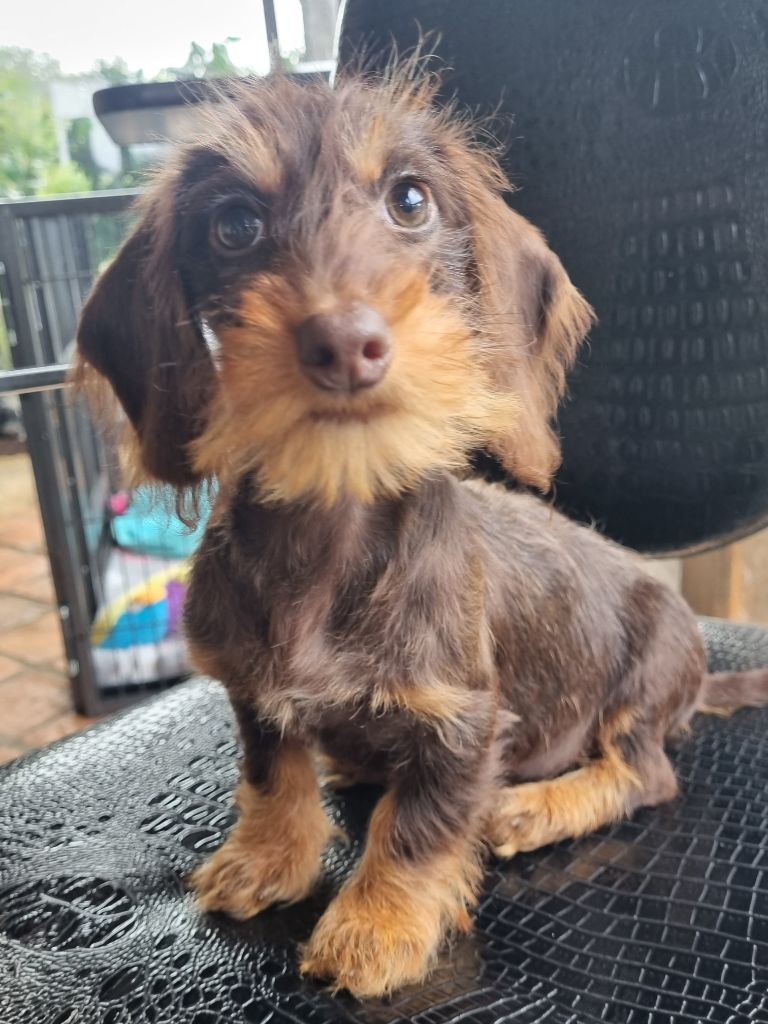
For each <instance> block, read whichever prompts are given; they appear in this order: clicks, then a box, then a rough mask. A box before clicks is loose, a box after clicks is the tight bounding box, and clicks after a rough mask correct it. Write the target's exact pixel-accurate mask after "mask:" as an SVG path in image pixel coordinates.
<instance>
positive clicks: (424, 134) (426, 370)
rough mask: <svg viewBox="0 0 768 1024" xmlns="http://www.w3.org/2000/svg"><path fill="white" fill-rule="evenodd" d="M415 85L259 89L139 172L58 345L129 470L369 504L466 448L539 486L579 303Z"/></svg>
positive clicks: (448, 121)
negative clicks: (69, 343) (247, 481)
mask: <svg viewBox="0 0 768 1024" xmlns="http://www.w3.org/2000/svg"><path fill="white" fill-rule="evenodd" d="M432 94H433V88H432V85H431V84H430V83H429V82H427V81H425V80H423V79H422V80H421V81H420V82H416V83H414V82H412V81H411V80H409V79H407V78H402V77H401V78H395V79H394V80H393V81H391V82H387V83H383V84H371V83H370V82H366V81H360V80H349V81H346V82H344V81H342V82H341V83H339V84H338V85H337V86H336V88H334V89H333V90H331V89H330V88H328V87H326V86H324V85H320V86H302V85H297V84H295V83H293V82H291V81H290V80H289V79H287V78H283V77H276V78H272V79H267V80H264V81H261V82H258V83H255V84H254V85H253V86H252V87H249V88H244V89H243V90H242V91H241V93H240V94H239V95H238V96H236V98H235V99H234V100H233V101H231V102H228V103H226V104H222V106H221V109H220V110H218V111H217V113H216V115H215V123H212V124H211V126H210V129H209V131H208V132H207V134H206V136H205V137H204V138H202V139H201V140H199V141H197V142H195V143H194V144H191V145H188V146H186V147H184V148H182V149H180V150H179V151H178V152H177V153H176V155H175V157H174V158H173V160H172V162H171V163H170V164H169V166H168V167H167V168H166V169H165V170H164V171H163V172H162V173H161V174H160V175H159V176H158V178H157V179H156V180H155V182H154V184H153V186H152V187H151V188H150V190H149V191H148V193H147V194H146V196H145V197H144V200H143V203H142V206H141V208H140V218H139V222H138V225H137V227H136V228H135V230H134V231H133V234H132V235H131V236H130V238H129V239H128V240H127V242H126V243H125V245H124V246H123V248H122V249H121V251H120V252H119V254H118V256H117V257H116V259H115V260H114V261H113V263H112V264H111V265H110V267H109V268H108V269H107V271H106V272H105V273H104V274H103V275H102V277H101V278H100V279H99V281H98V282H97V284H96V286H95V288H94V291H93V293H92V295H91V297H90V298H89V300H88V302H87V304H86V307H85V309H84V311H83V316H82V320H81V325H80V331H79V336H78V343H79V351H80V358H81V360H82V362H83V365H84V367H85V368H86V369H89V368H93V369H94V370H96V371H97V373H98V374H99V375H101V376H102V377H106V378H107V380H108V381H109V382H110V384H111V386H112V388H113V390H114V392H115V394H116V395H117V397H118V399H119V400H120V402H121V404H122V406H123V408H124V410H125V413H126V414H127V417H128V419H129V420H130V423H131V425H132V427H133V429H134V431H135V433H136V435H137V438H138V442H139V451H140V461H141V463H142V465H143V468H144V469H145V471H146V472H147V473H148V474H149V475H150V476H152V477H155V478H157V479H160V480H164V481H167V482H170V483H172V484H175V485H177V486H179V487H182V486H186V485H189V484H194V483H195V482H196V481H198V480H200V479H202V478H204V477H208V476H212V475H217V476H219V477H220V478H222V479H226V478H227V476H237V475H240V474H242V473H244V472H253V473H255V475H256V478H257V479H258V481H259V485H260V490H261V493H262V494H263V495H264V496H266V497H270V498H272V499H276V500H285V501H290V500H295V499H310V500H311V499H315V500H321V501H322V502H324V503H326V504H331V503H333V502H334V501H336V500H338V499H340V498H341V497H343V496H351V497H354V498H357V499H359V500H363V501H370V500H372V499H374V498H375V497H376V496H379V495H391V494H396V493H398V492H400V491H401V490H402V489H404V488H406V487H409V486H411V485H413V483H414V482H415V481H417V480H418V479H419V478H420V477H421V476H423V475H424V474H426V473H429V472H430V471H433V470H435V469H437V468H446V467H447V468H456V467H459V466H460V465H461V464H462V463H463V462H464V461H465V459H466V455H467V452H468V451H469V450H470V449H472V448H475V447H478V446H483V445H485V446H488V447H490V448H491V449H492V450H493V451H494V452H495V453H496V454H497V455H499V457H500V458H501V459H502V461H503V462H504V464H505V465H506V467H507V468H508V469H509V470H510V471H511V472H512V473H513V474H514V475H515V476H516V477H517V478H518V479H519V480H522V481H524V482H527V483H532V484H534V485H536V486H538V487H541V488H545V487H546V486H547V484H548V482H549V480H550V478H551V475H552V472H553V470H554V469H555V467H556V465H557V463H558V456H559V449H558V444H557V440H556V437H555V435H554V433H553V431H552V427H551V419H552V416H553V414H554V411H555V407H556V404H557V400H558V398H559V396H560V395H561V393H562V389H563V383H564V374H565V370H566V368H567V366H568V365H569V363H570V362H571V360H572V358H573V356H574V353H575V350H576V348H577V346H578V344H579V342H580V341H581V339H582V338H583V336H584V334H585V332H586V330H587V328H588V325H589V323H590V316H591V314H590V310H589V307H588V306H587V304H586V303H585V302H584V300H583V299H582V298H581V297H580V295H579V294H578V292H577V291H576V290H575V289H574V288H573V286H572V285H571V283H570V281H569V280H568V278H567V276H566V274H565V272H564V271H563V268H562V267H561V265H560V263H559V261H558V260H557V258H556V257H555V256H554V255H553V254H552V253H551V252H550V251H549V249H548V248H547V246H546V244H545V242H544V240H543V239H542V237H541V235H540V234H539V233H538V232H537V231H536V230H535V229H534V228H533V227H531V225H529V224H528V223H527V222H526V221H524V220H523V219H522V218H521V217H520V216H518V215H517V214H515V213H514V212H512V211H511V210H510V209H509V208H508V207H507V205H506V204H505V202H504V200H503V198H502V192H503V191H504V189H505V188H507V185H506V182H505V180H504V177H503V175H502V173H501V171H500V170H499V168H498V165H497V164H496V162H495V161H494V159H493V158H492V157H491V156H490V155H489V154H488V153H487V152H484V151H482V150H480V149H479V148H477V147H475V146H474V145H473V144H472V142H471V141H470V135H469V132H468V130H467V129H466V127H465V126H464V125H463V124H462V123H461V122H460V121H458V120H457V119H455V118H451V117H450V115H447V114H446V113H445V112H439V111H437V110H436V108H435V107H434V105H433V103H432V99H433V95H432Z"/></svg>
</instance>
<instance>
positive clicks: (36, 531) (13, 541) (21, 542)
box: [0, 509, 45, 551]
mask: <svg viewBox="0 0 768 1024" xmlns="http://www.w3.org/2000/svg"><path fill="white" fill-rule="evenodd" d="M0 544H2V545H4V546H6V547H10V548H17V549H19V550H21V551H44V550H45V536H44V534H43V524H42V522H41V520H40V515H39V514H38V512H37V509H29V511H27V512H22V513H19V514H18V515H15V516H3V517H2V518H0Z"/></svg>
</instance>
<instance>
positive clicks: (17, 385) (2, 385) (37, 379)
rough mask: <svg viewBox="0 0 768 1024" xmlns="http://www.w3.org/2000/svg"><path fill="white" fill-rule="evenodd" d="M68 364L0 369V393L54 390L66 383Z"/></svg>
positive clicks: (10, 393) (16, 393) (34, 392)
mask: <svg viewBox="0 0 768 1024" xmlns="http://www.w3.org/2000/svg"><path fill="white" fill-rule="evenodd" d="M69 371H70V367H69V366H64V365H63V364H62V363H58V364H55V365H52V366H29V367H24V368H22V369H20V370H0V395H33V394H36V393H39V392H41V391H56V390H58V389H59V388H63V387H64V386H65V385H66V383H67V374H68V373H69Z"/></svg>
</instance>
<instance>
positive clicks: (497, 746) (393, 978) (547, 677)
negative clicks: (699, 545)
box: [79, 74, 768, 995]
mask: <svg viewBox="0 0 768 1024" xmlns="http://www.w3.org/2000/svg"><path fill="white" fill-rule="evenodd" d="M433 93H434V82H433V81H431V80H429V79H426V80H425V79H418V78H414V77H413V76H411V75H402V74H401V75H400V76H397V75H396V76H394V77H393V78H392V79H391V80H388V81H384V82H374V83H371V82H369V81H363V80H348V81H342V82H341V83H340V84H339V85H338V86H337V87H336V88H335V89H334V90H330V89H329V88H327V87H326V86H311V87H302V86H299V85H296V84H294V83H292V82H290V81H289V80H288V79H285V78H280V77H277V78H272V79H269V80H267V81H264V82H260V83H255V84H254V85H253V86H252V87H249V88H245V89H243V90H242V91H241V92H240V93H239V94H238V95H237V97H236V99H235V101H234V102H227V103H226V104H224V105H223V106H222V108H221V109H220V110H219V111H218V112H217V113H216V115H215V117H214V123H213V124H212V127H211V130H210V131H209V132H207V133H206V134H205V135H204V136H203V137H202V138H201V139H199V140H197V141H196V142H194V143H191V144H189V145H188V146H186V147H182V148H181V149H180V150H179V152H178V153H177V154H176V156H175V157H174V158H173V160H172V161H171V162H170V164H169V165H168V167H167V168H166V169H165V170H164V171H163V172H162V174H161V175H160V176H159V178H158V179H157V181H156V182H155V184H154V185H153V187H152V188H151V189H150V191H149V192H148V194H147V196H146V197H145V199H144V200H143V203H142V206H141V208H140V219H139V223H138V225H137V227H136V229H135V231H134V233H133V235H132V236H131V238H129V240H128V241H127V242H126V244H125V246H124V247H123V249H122V250H121V252H120V254H119V255H118V257H117V258H116V260H115V262H114V263H113V264H112V266H111V267H110V268H109V269H108V270H107V272H106V273H105V274H104V275H103V276H102V278H101V279H100V282H99V283H98V284H97V287H96V288H95V290H94V292H93V294H92V296H91V297H90V299H89V301H88V303H87V305H86V308H85V310H84V313H83V319H82V324H81V327H80V332H79V349H80V357H81V360H82V363H83V366H84V368H85V370H86V371H87V372H93V371H95V372H96V373H97V374H98V375H100V376H101V377H104V378H106V379H107V380H108V381H109V382H110V384H111V385H112V387H113V389H114V391H115V393H116V395H117V398H118V399H119V401H120V403H121V404H122V407H123V409H124V410H125V413H126V415H127V417H128V419H129V421H130V424H131V425H132V429H133V431H134V433H135V434H136V437H137V442H138V450H139V455H140V459H141V462H142V465H143V468H144V470H145V471H146V472H147V473H148V474H149V475H150V476H151V477H154V478H156V479H159V480H162V481H167V482H170V483H171V484H173V485H175V486H176V487H177V488H178V489H179V490H180V491H183V490H185V489H187V488H195V487H198V486H199V485H200V483H201V481H204V480H205V479H206V478H208V477H211V476H216V477H217V478H218V480H219V483H220V490H219V495H218V499H217V506H216V508H215V510H214V514H213V516H212V517H211V520H210V522H209V525H208V529H207V532H206V536H205V539H204V541H203V544H202V547H201V549H200V551H199V553H198V555H197V557H196V561H195V565H194V568H193V572H192V576H191V582H190V589H189V597H188V603H187V609H186V624H187V632H188V636H189V638H190V642H191V646H192V650H193V654H194V656H195V658H196V661H197V664H198V666H199V668H200V669H202V670H203V671H205V672H208V673H210V674H211V675H213V676H215V677H217V678H219V679H221V680H222V681H223V683H224V684H225V686H226V687H227V690H228V692H229V694H230V697H231V700H232V703H233V707H234V709H235V712H236V714H237V718H238V722H239V726H240V732H241V735H242V740H243V763H242V782H241V786H240V789H239V792H238V806H239V808H240V814H241V817H240V821H239V823H238V825H237V826H236V828H235V830H234V831H233V833H232V835H231V836H230V838H229V839H228V841H227V842H226V843H225V845H224V846H223V847H222V848H221V850H219V851H218V852H217V853H216V854H215V855H214V857H213V858H212V859H211V860H210V861H209V862H208V864H206V865H204V866H203V867H201V868H200V869H199V870H198V871H197V872H195V874H194V876H193V877H192V880H191V881H192V884H193V886H194V887H195V888H196V890H197V894H198V900H199V903H200V905H201V907H203V908H207V909H219V910H224V911H227V912H229V913H231V914H233V915H235V916H238V917H242V916H247V915H250V914H254V913H257V912H258V911H259V910H260V909H262V907H264V906H266V905H267V904H268V903H269V902H272V901H276V900H286V899H288V900H290V899H298V898H301V896H303V895H304V894H305V893H306V892H307V891H308V889H309V887H310V885H311V884H312V881H313V879H314V878H315V876H316V874H317V872H318V870H319V866H320V856H321V852H322V848H323V845H324V844H325V842H326V841H327V839H328V837H329V835H330V825H329V823H328V821H327V819H326V818H325V815H324V813H323V811H322V807H321V805H320V800H319V793H318V787H317V782H316V779H315V774H314V768H313V764H314V757H313V752H314V750H315V749H316V748H319V749H320V750H321V751H322V752H323V753H324V755H325V756H326V757H327V758H328V760H329V761H330V763H331V764H332V765H335V766H337V768H338V769H339V770H340V772H341V773H342V774H343V776H344V778H345V779H347V780H349V779H350V778H351V779H356V778H360V779H369V780H370V779H375V780H379V781H381V782H382V783H383V784H384V785H385V786H386V788H387V792H386V795H385V796H384V797H383V798H382V800H381V802H380V804H379V805H378V807H377V809H376V811H375V812H374V816H373V819H372V822H371V826H370V830H369V834H368V839H367V844H366V848H365V852H364V854H363V857H362V860H361V863H360V865H359V867H358V868H357V870H356V871H355V873H354V874H353V875H352V877H351V878H350V880H349V881H348V882H347V884H346V885H345V886H344V888H343V889H342V891H341V893H340V894H339V895H338V897H337V898H336V900H334V902H333V903H332V904H331V906H330V907H329V908H328V910H327V911H326V913H325V915H324V916H323V918H322V919H321V920H320V922H319V923H318V925H317V928H316V930H315V932H314V934H313V935H312V937H311V938H310V940H309V943H308V944H307V948H306V950H305V952H304V960H303V969H304V970H307V971H309V972H311V973H315V974H319V975H321V976H324V977H330V978H332V979H334V982H335V984H336V985H337V986H340V987H341V986H343V987H347V988H349V989H350V990H352V991H353V992H355V993H357V994H359V995H374V994H380V993H383V992H386V991H389V990H390V989H392V988H394V987H397V986H398V985H401V984H403V983H405V982H408V981H415V980H418V979H419V978H420V977H421V976H422V975H423V974H424V972H425V971H426V970H428V968H429V965H430V964H431V963H432V961H433V959H434V956H435V955H436V953H437V951H438V949H439V946H440V943H441V941H442V939H443V937H444V935H445V934H446V933H447V932H448V931H450V930H451V929H452V928H463V927H465V926H466V924H467V921H468V917H467V913H468V908H469V907H471V905H472V903H473V900H474V894H475V892H476V889H477V885H478V878H479V866H478V865H479V861H478V856H477V853H478V848H479V846H480V844H481V843H482V842H485V843H487V844H488V845H491V846H493V847H495V848H496V850H497V851H498V852H500V853H501V854H511V853H513V852H516V851H517V850H522V849H531V848H533V847H534V846H536V845H538V844H541V843H546V842H551V841H554V840H557V839H560V838H563V837H565V836H571V835H577V834H581V833H582V832H584V831H586V830H589V829H592V828H596V827H598V826H599V825H601V824H603V823H605V822H607V821H612V820H614V819H615V818H617V817H619V816H621V815H622V814H626V813H629V812H630V811H632V810H633V809H635V808H637V807H640V806H642V805H647V804H654V803H658V802H660V801H662V800H667V799H670V798H671V797H672V796H673V795H674V792H675V789H676V783H675V779H674V775H673V773H672V769H671V766H670V764H669V761H668V760H667V758H666V755H665V754H664V751H663V747H662V744H663V742H664V739H665V737H666V736H667V735H668V734H669V733H670V732H673V731H676V730H679V729H680V728H681V727H682V726H684V724H685V723H686V721H687V720H688V718H689V717H690V715H691V714H692V713H693V711H694V710H695V708H696V706H697V703H699V702H701V701H702V700H705V701H706V703H707V704H708V705H710V706H725V705H730V704H731V703H733V700H734V698H735V699H736V701H737V702H738V701H739V700H742V699H744V700H748V701H749V702H750V703H761V702H763V701H764V700H765V698H766V694H768V675H766V674H765V673H763V674H760V675H759V676H757V675H756V676H750V678H749V679H748V680H746V681H744V680H742V681H741V682H739V678H737V677H728V678H726V679H721V680H717V679H715V677H711V678H708V679H705V676H704V654H703V649H702V644H701V640H700V638H699V635H698V632H697V629H696V625H695V622H694V620H693V618H692V616H691V614H690V612H689V610H688V609H687V608H686V606H685V605H684V603H683V602H682V601H681V600H680V599H679V598H678V597H677V596H675V595H674V594H673V593H671V592H670V591H669V590H667V589H665V588H664V587H663V586H662V585H661V584H659V583H657V582H655V581H654V580H653V579H651V578H650V577H648V576H647V575H646V574H645V573H644V571H643V568H642V565H641V564H640V563H639V562H638V561H636V560H635V559H634V558H633V557H631V556H630V555H629V554H627V553H626V552H625V551H622V550H621V549H619V548H618V547H616V546H615V545H612V544H610V543H608V542H606V541H605V540H603V539H602V538H601V537H599V536H598V535H597V534H596V533H595V532H593V531H590V530H588V529H585V528H583V527H580V526H577V525H575V524H573V523H571V522H569V521H567V520H566V519H564V518H563V517H561V516H559V515H558V514H557V513H556V512H554V511H553V510H552V509H550V508H549V507H547V506H546V505H544V504H543V503H541V502H540V501H538V500H536V499H534V498H533V497H530V496H528V495H525V494H519V493H518V494H513V493H509V492H507V491H505V490H504V489H503V488H501V487H499V486H489V485H486V484H484V483H479V482H468V481H463V480H461V479H460V476H461V471H462V469H463V467H464V465H465V462H466V460H467V456H468V454H469V451H470V449H471V448H473V447H475V446H486V447H488V448H490V449H492V450H493V451H494V452H496V453H497V455H498V456H499V457H500V458H501V459H502V461H503V462H504V464H505V465H506V466H507V468H508V469H509V470H510V471H511V472H512V473H513V474H514V475H515V476H516V477H517V479H518V480H520V481H524V482H526V483H529V484H533V485H535V486H538V487H540V488H546V487H547V486H548V484H549V482H550V480H551V476H552V473H553V471H554V469H555V467H556V464H557V461H558V458H559V448H558V442H557V437H556V434H555V433H554V430H553V426H552V417H553V414H554V412H555V407H556V404H557V401H558V399H559V397H560V395H561V394H562V390H563V387H564V381H565V373H566V370H567V368H568V366H569V365H570V363H571V362H572V360H573V358H574V355H575V352H576V349H577V347H578V345H579V343H580V341H581V340H582V338H583V336H584V334H585V332H586V330H587V327H588V325H589V322H590V318H591V314H590V310H589V307H588V306H587V304H586V303H585V301H584V300H583V299H582V298H581V296H580V295H579V294H578V292H577V291H576V289H575V288H574V287H573V285H572V284H571V283H570V281H569V280H568V277H567V275H566V274H565V271H564V270H563V268H562V266H561V265H560V263H559V261H558V260H557V258H556V257H555V256H554V254H553V253H551V252H550V250H549V249H548V248H547V246H546V244H545V242H544V240H543V238H542V236H541V235H540V234H539V233H538V231H536V229H535V228H533V227H532V226H531V225H529V224H527V223H526V222H525V221H524V220H522V218H520V217H519V216H518V215H517V214H515V213H514V212H513V211H512V210H510V209H509V208H508V206H507V205H506V203H505V202H504V200H503V198H502V193H503V192H504V191H505V190H506V189H507V184H506V182H505V180H504V177H503V175H502V173H501V171H500V169H499V167H498V165H497V163H496V162H495V160H494V158H493V155H492V154H490V153H489V152H487V151H485V150H483V149H481V148H479V147H478V146H477V145H476V144H475V142H474V141H473V139H472V136H471V134H470V130H469V128H468V126H467V124H466V123H464V122H463V121H461V119H457V118H456V117H455V115H454V113H452V112H450V111H448V112H446V111H442V112H441V111H438V110H436V109H435V107H434V104H433ZM403 176H407V177H408V178H409V179H412V180H416V181H418V182H421V183H422V184H423V186H424V187H425V188H426V189H427V190H428V194H429V195H431V197H432V201H433V202H434V204H435V207H434V209H435V216H434V217H433V218H432V219H431V220H430V221H428V222H427V227H425V229H424V230H423V231H420V232H410V233H409V232H408V231H403V230H398V229H397V228H396V227H395V224H394V222H393V221H391V220H388V219H387V216H386V214H385V200H386V196H387V195H388V191H389V190H390V189H391V187H392V184H393V182H397V181H399V180H401V179H402V178H403ZM230 199H234V200H237V201H238V202H241V203H242V202H246V203H248V204H250V205H252V206H253V207H254V208H256V209H258V210H259V211H261V216H262V217H263V220H264V223H265V231H264V235H263V238H262V239H261V240H260V241H259V242H258V244H257V245H255V246H254V247H253V249H248V250H245V251H238V252H237V254H236V255H233V254H232V253H227V252H222V251H221V250H220V249H217V247H216V245H215V244H214V241H215V239H214V235H213V229H212V223H213V222H214V219H215V216H216V210H217V209H219V205H220V203H221V202H222V201H224V200H230ZM361 304H362V305H363V306H367V307H370V308H372V309H373V310H374V311H375V312H376V314H377V316H378V318H379V321H380V322H382V323H384V325H385V328H386V331H387V332H388V334H387V337H388V339H389V342H390V343H391V347H392V357H391V363H390V364H389V366H388V368H387V371H386V373H385V374H384V376H383V377H382V378H381V379H380V380H379V381H378V382H376V383H375V386H371V387H369V388H367V389H366V390H363V391H355V392H353V393H346V392H341V393H340V392H329V391H324V390H321V389H320V388H319V387H318V386H316V382H315V380H314V378H312V376H311V374H309V373H307V372H305V367H304V366H303V364H302V363H301V360H300V359H299V356H298V354H297V351H298V350H297V338H298V335H299V333H300V328H301V325H302V324H304V323H306V322H307V320H308V318H312V317H317V316H321V315H323V314H325V313H333V314H336V313H337V312H338V311H339V310H341V311H344V310H346V311H349V310H350V309H352V308H357V307H359V306H360V305H361ZM203 320H204V321H206V322H207V324H208V326H209V327H210V328H211V329H212V330H213V332H215V336H216V339H217V346H214V348H213V350H211V349H210V348H209V346H208V345H207V344H206V343H205V340H204V337H203V333H202V330H201V325H202V321H203ZM703 681H704V685H703V687H702V683H703ZM721 684H722V685H721ZM718 687H720V690H722V693H720V690H719V689H718ZM719 693H720V696H718V694H719Z"/></svg>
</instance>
